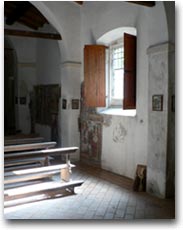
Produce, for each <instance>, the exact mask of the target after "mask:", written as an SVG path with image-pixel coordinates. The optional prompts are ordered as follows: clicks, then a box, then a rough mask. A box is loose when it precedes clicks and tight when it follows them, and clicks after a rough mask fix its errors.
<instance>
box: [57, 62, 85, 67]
mask: <svg viewBox="0 0 183 230" xmlns="http://www.w3.org/2000/svg"><path fill="white" fill-rule="evenodd" d="M61 67H62V68H65V67H66V68H69V67H72V68H81V62H75V61H65V62H63V63H61Z"/></svg>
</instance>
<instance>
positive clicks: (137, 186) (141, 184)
mask: <svg viewBox="0 0 183 230" xmlns="http://www.w3.org/2000/svg"><path fill="white" fill-rule="evenodd" d="M133 190H134V191H136V192H142V191H143V192H145V191H146V165H137V170H136V175H135V180H134V183H133Z"/></svg>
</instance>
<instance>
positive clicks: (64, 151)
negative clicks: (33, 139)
mask: <svg viewBox="0 0 183 230" xmlns="http://www.w3.org/2000/svg"><path fill="white" fill-rule="evenodd" d="M77 150H78V147H66V148H53V149H43V150H34V151H26V152H18V153H8V154H5V155H4V160H5V161H6V160H13V159H14V160H18V159H26V158H27V157H46V156H61V155H70V154H72V153H75V152H76V151H77Z"/></svg>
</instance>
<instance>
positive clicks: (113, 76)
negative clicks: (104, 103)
mask: <svg viewBox="0 0 183 230" xmlns="http://www.w3.org/2000/svg"><path fill="white" fill-rule="evenodd" d="M109 63H110V64H109V74H108V82H109V83H108V106H109V107H114V106H120V107H121V106H122V101H123V81H124V77H123V76H124V47H123V43H122V39H121V40H120V41H117V42H116V43H115V44H113V45H111V46H110V48H109Z"/></svg>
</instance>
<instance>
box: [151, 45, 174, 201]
mask: <svg viewBox="0 0 183 230" xmlns="http://www.w3.org/2000/svg"><path fill="white" fill-rule="evenodd" d="M169 49H170V48H169V45H168V44H167V43H166V44H162V45H158V46H155V47H151V48H149V49H148V55H149V86H150V87H149V117H148V122H149V126H148V153H149V154H148V169H147V178H148V181H147V190H148V192H150V193H152V194H155V195H157V196H160V197H163V198H164V197H165V194H166V173H167V172H166V167H167V140H168V104H169V100H168V98H169V92H168V88H169V69H168V52H169ZM153 95H163V111H153V110H152V96H153Z"/></svg>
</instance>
